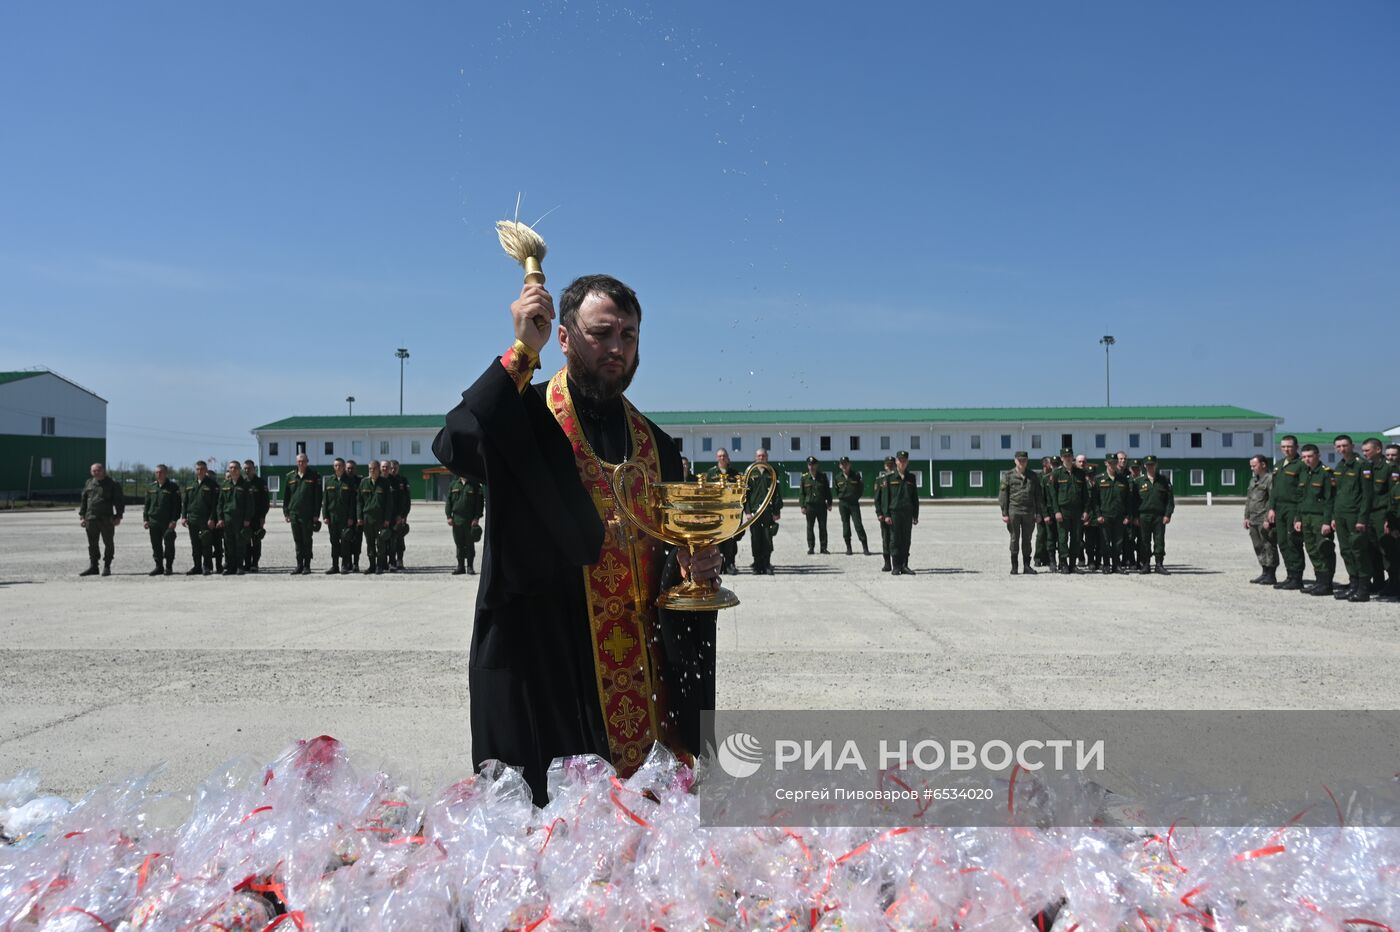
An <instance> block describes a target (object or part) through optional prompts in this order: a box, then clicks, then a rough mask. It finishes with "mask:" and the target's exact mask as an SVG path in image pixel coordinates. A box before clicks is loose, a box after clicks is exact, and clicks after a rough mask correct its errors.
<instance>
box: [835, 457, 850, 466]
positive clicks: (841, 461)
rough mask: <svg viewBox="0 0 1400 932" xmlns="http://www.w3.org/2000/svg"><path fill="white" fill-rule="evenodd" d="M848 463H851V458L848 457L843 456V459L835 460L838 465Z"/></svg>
mask: <svg viewBox="0 0 1400 932" xmlns="http://www.w3.org/2000/svg"><path fill="white" fill-rule="evenodd" d="M850 461H851V458H850V457H849V456H843V457H841V459H839V460H837V463H838V464H840V463H849V462H850Z"/></svg>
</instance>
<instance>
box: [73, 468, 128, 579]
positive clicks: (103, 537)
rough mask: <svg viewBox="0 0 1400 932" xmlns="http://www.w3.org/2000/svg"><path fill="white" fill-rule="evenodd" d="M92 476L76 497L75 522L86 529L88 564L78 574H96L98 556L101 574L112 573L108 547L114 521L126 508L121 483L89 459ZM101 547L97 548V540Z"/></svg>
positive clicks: (112, 539)
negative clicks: (78, 498) (76, 513)
mask: <svg viewBox="0 0 1400 932" xmlns="http://www.w3.org/2000/svg"><path fill="white" fill-rule="evenodd" d="M88 474H89V475H90V476H91V477H92V478H90V479H89V480H88V481H87V482H86V484H84V485H83V494H82V498H81V499H80V500H79V501H78V523H79V524H80V525H81V526H82V527H83V528H84V529H86V530H87V541H88V568H87V569H85V570H83V571H82V572H81V573H79V574H78V575H79V576H96V575H97V560H98V558H99V556H100V557H101V559H102V575H103V576H111V575H112V551H113V548H114V546H115V538H116V529H117V525H118V524H121V523H122V513H123V512H124V511H126V499H125V496H123V495H122V490H121V486H119V485H117V483H116V482H115V481H114V480H113V479H112V477H111V476H109V475H107V467H106V466H104V465H102V464H101V463H93V464H92V465H91V466H89V467H88ZM99 541H100V542H101V544H102V550H101V552H100V553H99V552H98V546H97V545H98V542H99Z"/></svg>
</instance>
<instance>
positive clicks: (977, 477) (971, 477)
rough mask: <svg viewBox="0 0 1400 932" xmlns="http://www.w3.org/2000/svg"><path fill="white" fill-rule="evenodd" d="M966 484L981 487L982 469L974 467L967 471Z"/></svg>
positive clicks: (976, 487)
mask: <svg viewBox="0 0 1400 932" xmlns="http://www.w3.org/2000/svg"><path fill="white" fill-rule="evenodd" d="M967 484H968V485H969V486H970V487H972V488H974V489H980V488H982V470H980V469H974V470H972V472H970V473H968V474H967Z"/></svg>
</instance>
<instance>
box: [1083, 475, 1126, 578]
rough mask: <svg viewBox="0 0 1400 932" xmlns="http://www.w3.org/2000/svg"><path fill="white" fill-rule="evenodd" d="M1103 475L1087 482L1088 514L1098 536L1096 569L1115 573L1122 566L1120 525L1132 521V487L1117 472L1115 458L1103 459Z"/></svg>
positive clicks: (1121, 527) (1123, 525)
mask: <svg viewBox="0 0 1400 932" xmlns="http://www.w3.org/2000/svg"><path fill="white" fill-rule="evenodd" d="M1103 467H1104V471H1103V475H1101V476H1099V477H1097V478H1096V479H1094V480H1093V484H1092V485H1091V486H1090V514H1091V515H1092V522H1091V523H1092V525H1093V527H1094V528H1095V529H1096V530H1097V533H1098V537H1099V553H1098V569H1099V570H1100V571H1101V572H1104V573H1109V574H1112V573H1118V572H1121V571H1122V569H1123V529H1124V528H1125V527H1131V526H1132V523H1133V514H1132V498H1133V488H1132V486H1131V485H1129V484H1128V477H1127V476H1123V475H1119V473H1118V458H1117V457H1116V456H1110V457H1108V459H1106V460H1104V464H1103Z"/></svg>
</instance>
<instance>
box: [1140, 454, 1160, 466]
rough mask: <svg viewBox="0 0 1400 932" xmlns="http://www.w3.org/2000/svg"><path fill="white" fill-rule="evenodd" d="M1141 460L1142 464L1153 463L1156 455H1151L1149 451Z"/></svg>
mask: <svg viewBox="0 0 1400 932" xmlns="http://www.w3.org/2000/svg"><path fill="white" fill-rule="evenodd" d="M1142 462H1143V465H1144V466H1145V465H1147V464H1148V463H1153V464H1155V463H1156V462H1157V457H1155V456H1153V455H1152V454H1151V453H1149V454H1147V455H1146V456H1144V457H1143V458H1142Z"/></svg>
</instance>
